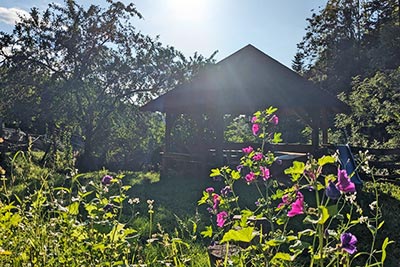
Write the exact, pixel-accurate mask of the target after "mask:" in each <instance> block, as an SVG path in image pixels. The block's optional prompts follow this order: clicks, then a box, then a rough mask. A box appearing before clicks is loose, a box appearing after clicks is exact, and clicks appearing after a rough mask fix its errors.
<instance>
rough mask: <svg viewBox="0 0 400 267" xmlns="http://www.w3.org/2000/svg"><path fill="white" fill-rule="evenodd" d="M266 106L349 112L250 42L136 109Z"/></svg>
mask: <svg viewBox="0 0 400 267" xmlns="http://www.w3.org/2000/svg"><path fill="white" fill-rule="evenodd" d="M269 106H275V107H278V108H279V110H280V111H281V112H293V111H294V112H300V113H303V112H307V113H314V112H320V111H322V110H325V111H327V112H334V113H340V112H343V113H348V112H349V111H350V108H349V106H347V105H346V104H345V103H343V102H341V101H340V100H338V99H337V98H336V97H335V96H333V95H330V94H329V93H328V92H326V91H324V90H322V89H321V88H319V87H317V86H316V85H314V84H313V83H312V82H310V81H308V80H306V79H304V78H303V77H301V76H300V75H298V74H297V73H295V72H294V71H292V70H290V69H289V68H287V67H286V66H284V65H282V64H281V63H279V62H278V61H276V60H274V59H273V58H271V57H270V56H268V55H266V54H265V53H263V52H262V51H260V50H259V49H257V48H255V47H254V46H252V45H247V46H245V47H243V48H242V49H240V50H239V51H237V52H235V53H234V54H232V55H230V56H228V57H227V58H225V59H223V60H221V61H220V62H218V63H217V64H215V65H210V66H207V67H205V68H204V69H203V70H202V71H200V72H199V74H198V75H196V76H195V77H193V79H192V80H191V81H189V82H185V83H183V84H181V85H178V86H177V87H176V88H175V89H173V90H171V91H169V92H167V93H165V94H164V95H161V96H160V97H158V98H156V99H154V100H152V101H150V102H148V103H147V104H146V105H144V106H143V107H142V108H141V110H143V111H161V112H166V113H178V114H179V113H204V114H207V113H214V112H218V113H223V114H251V113H253V112H254V111H256V110H260V109H265V108H267V107H269Z"/></svg>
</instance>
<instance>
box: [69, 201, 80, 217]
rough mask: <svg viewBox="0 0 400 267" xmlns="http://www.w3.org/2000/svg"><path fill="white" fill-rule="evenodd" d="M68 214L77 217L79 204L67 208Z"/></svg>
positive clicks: (75, 203)
mask: <svg viewBox="0 0 400 267" xmlns="http://www.w3.org/2000/svg"><path fill="white" fill-rule="evenodd" d="M68 212H69V214H71V215H78V213H79V202H74V203H72V204H71V205H69V206H68Z"/></svg>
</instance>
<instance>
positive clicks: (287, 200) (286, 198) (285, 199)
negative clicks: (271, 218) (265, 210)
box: [278, 194, 290, 209]
mask: <svg viewBox="0 0 400 267" xmlns="http://www.w3.org/2000/svg"><path fill="white" fill-rule="evenodd" d="M289 204H290V198H289V196H288V195H287V194H286V195H283V197H282V203H279V205H278V209H279V208H282V207H283V206H285V205H289Z"/></svg>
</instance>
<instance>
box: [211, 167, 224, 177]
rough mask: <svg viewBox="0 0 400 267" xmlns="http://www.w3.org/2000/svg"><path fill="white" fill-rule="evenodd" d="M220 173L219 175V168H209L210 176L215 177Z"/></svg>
mask: <svg viewBox="0 0 400 267" xmlns="http://www.w3.org/2000/svg"><path fill="white" fill-rule="evenodd" d="M220 175H221V171H220V170H219V169H211V174H210V177H216V176H220Z"/></svg>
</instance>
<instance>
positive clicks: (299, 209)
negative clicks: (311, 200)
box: [287, 192, 304, 217]
mask: <svg viewBox="0 0 400 267" xmlns="http://www.w3.org/2000/svg"><path fill="white" fill-rule="evenodd" d="M303 213H304V196H303V194H302V193H301V192H297V198H296V201H295V202H293V204H292V207H291V209H290V210H289V212H288V214H287V215H288V216H289V217H294V216H296V215H299V214H303Z"/></svg>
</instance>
